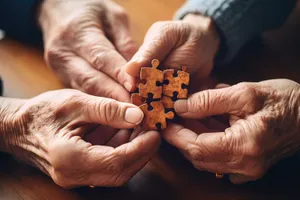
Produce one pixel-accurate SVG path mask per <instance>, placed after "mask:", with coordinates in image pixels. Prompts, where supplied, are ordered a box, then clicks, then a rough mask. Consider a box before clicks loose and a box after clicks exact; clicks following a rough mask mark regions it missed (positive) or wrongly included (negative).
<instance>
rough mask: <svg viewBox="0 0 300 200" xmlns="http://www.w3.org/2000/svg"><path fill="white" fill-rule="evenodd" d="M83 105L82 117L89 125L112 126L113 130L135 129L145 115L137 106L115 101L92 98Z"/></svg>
mask: <svg viewBox="0 0 300 200" xmlns="http://www.w3.org/2000/svg"><path fill="white" fill-rule="evenodd" d="M85 99H89V100H88V101H86V100H85V101H83V103H82V105H81V106H82V112H81V113H82V117H83V120H84V121H85V122H87V123H95V124H102V125H107V126H111V127H113V128H119V129H121V128H124V129H128V128H133V127H135V126H136V125H138V124H139V123H140V122H141V121H142V119H143V117H144V114H143V112H142V111H141V110H140V108H138V107H137V106H135V105H132V104H129V103H122V102H118V101H116V100H113V99H109V98H103V97H96V96H90V95H89V97H88V98H86V97H85Z"/></svg>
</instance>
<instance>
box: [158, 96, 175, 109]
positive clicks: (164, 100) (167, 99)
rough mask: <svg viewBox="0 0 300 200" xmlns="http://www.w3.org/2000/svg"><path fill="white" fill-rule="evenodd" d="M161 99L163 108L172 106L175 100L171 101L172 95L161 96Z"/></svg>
mask: <svg viewBox="0 0 300 200" xmlns="http://www.w3.org/2000/svg"><path fill="white" fill-rule="evenodd" d="M161 101H162V103H163V105H164V107H165V108H174V103H175V102H174V101H173V99H172V97H168V96H163V97H162V99H161Z"/></svg>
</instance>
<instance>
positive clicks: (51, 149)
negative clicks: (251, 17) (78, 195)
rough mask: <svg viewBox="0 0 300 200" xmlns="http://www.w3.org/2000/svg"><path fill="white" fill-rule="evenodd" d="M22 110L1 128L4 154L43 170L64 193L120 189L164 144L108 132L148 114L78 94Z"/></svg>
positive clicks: (51, 95)
mask: <svg viewBox="0 0 300 200" xmlns="http://www.w3.org/2000/svg"><path fill="white" fill-rule="evenodd" d="M17 104H18V103H14V104H12V105H11V106H9V107H19V108H18V110H17V111H15V112H13V115H12V114H10V115H9V114H7V115H5V117H4V120H5V121H1V123H0V133H1V134H0V147H1V150H2V151H6V152H8V153H11V154H13V155H14V156H16V157H18V158H20V159H21V160H24V161H25V162H27V163H29V164H32V165H34V166H36V167H38V168H39V169H41V170H42V171H43V172H45V173H46V174H48V175H49V176H51V177H52V179H53V180H54V181H55V183H56V184H58V185H59V186H61V187H64V188H73V187H77V186H88V185H94V186H120V185H122V184H124V183H125V182H127V181H128V180H129V179H130V178H131V177H132V176H133V175H134V174H135V173H137V172H138V171H139V170H140V169H141V168H142V167H143V166H144V165H145V164H146V163H147V162H148V161H149V159H150V157H151V156H152V155H153V154H154V153H155V152H156V150H157V149H158V146H159V144H160V135H159V134H158V133H157V132H154V131H151V132H145V133H141V134H139V135H138V136H137V137H135V138H134V139H130V135H129V134H128V133H126V131H125V130H121V131H119V132H114V131H113V132H112V131H111V130H108V129H107V128H105V127H103V126H102V125H106V126H110V127H114V128H127V129H128V128H133V127H135V126H136V125H137V124H138V123H139V122H140V121H141V120H142V118H143V113H142V111H141V110H140V109H139V108H138V107H136V106H134V105H131V104H127V103H120V102H117V101H115V100H112V99H108V98H101V97H95V96H91V95H87V94H84V93H82V92H80V91H76V90H58V91H51V92H47V93H44V94H42V95H40V96H37V97H35V98H33V99H29V100H26V101H25V102H23V101H21V104H20V103H19V104H20V105H19V106H18V105H17ZM4 110H8V109H4ZM3 123H4V125H3ZM134 134H135V133H134ZM85 138H87V139H86V140H85ZM87 140H91V143H90V142H88V141H87Z"/></svg>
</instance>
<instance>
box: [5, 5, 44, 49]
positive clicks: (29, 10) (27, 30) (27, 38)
mask: <svg viewBox="0 0 300 200" xmlns="http://www.w3.org/2000/svg"><path fill="white" fill-rule="evenodd" d="M39 2H40V0H0V29H2V30H4V32H5V34H6V35H7V36H8V37H11V38H13V39H16V40H19V41H21V42H27V43H32V44H35V45H42V34H41V31H40V30H39V28H38V26H37V20H36V10H37V5H38V3H39Z"/></svg>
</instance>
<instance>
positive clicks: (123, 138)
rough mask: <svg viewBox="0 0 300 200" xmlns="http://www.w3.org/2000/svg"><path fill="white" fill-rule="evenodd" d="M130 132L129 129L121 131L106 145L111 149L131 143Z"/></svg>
mask: <svg viewBox="0 0 300 200" xmlns="http://www.w3.org/2000/svg"><path fill="white" fill-rule="evenodd" d="M129 138H130V131H129V130H127V129H122V130H119V131H118V132H117V133H116V134H115V135H114V136H113V137H112V138H111V139H110V140H109V141H107V143H106V145H107V146H111V147H114V148H116V147H118V146H120V145H122V144H125V143H127V142H129Z"/></svg>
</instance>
